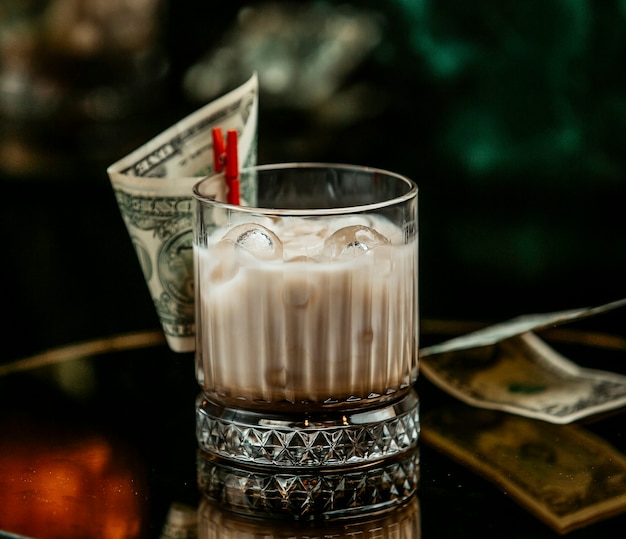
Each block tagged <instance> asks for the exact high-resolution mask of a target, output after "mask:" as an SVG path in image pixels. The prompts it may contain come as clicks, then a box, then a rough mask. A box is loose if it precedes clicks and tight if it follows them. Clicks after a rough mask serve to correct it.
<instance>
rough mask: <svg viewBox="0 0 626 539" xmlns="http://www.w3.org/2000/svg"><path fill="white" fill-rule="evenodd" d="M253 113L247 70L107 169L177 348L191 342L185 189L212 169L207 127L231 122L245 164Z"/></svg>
mask: <svg viewBox="0 0 626 539" xmlns="http://www.w3.org/2000/svg"><path fill="white" fill-rule="evenodd" d="M257 115H258V81H257V76H256V74H254V75H253V76H252V77H251V78H250V79H249V80H248V81H247V82H245V83H244V84H243V85H241V86H240V87H239V88H236V89H235V90H233V91H231V92H230V93H228V94H226V95H224V96H222V97H220V98H219V99H217V100H215V101H213V102H211V103H209V104H207V105H205V106H204V107H202V108H201V109H199V110H197V111H196V112H194V113H192V114H190V115H189V116H187V117H185V118H183V119H182V120H180V121H179V122H178V123H176V124H175V125H173V126H171V127H169V128H168V129H166V130H165V131H164V132H162V133H161V134H160V135H158V136H156V137H155V138H154V139H152V140H150V141H149V142H147V143H146V144H144V145H143V146H141V147H140V148H138V149H137V150H135V151H134V152H132V153H131V154H129V155H127V156H126V157H124V158H122V159H120V160H119V161H117V162H116V163H114V164H113V165H111V166H110V167H108V169H107V173H108V175H109V179H110V181H111V185H112V187H113V190H114V192H115V197H116V199H117V203H118V206H119V209H120V212H121V214H122V217H123V219H124V222H125V224H126V228H127V230H128V234H129V235H130V238H131V241H132V244H133V246H134V248H135V251H136V252H137V257H138V259H139V264H140V266H141V269H142V271H143V275H144V277H145V279H146V283H147V285H148V289H149V291H150V294H151V296H152V299H153V301H154V305H155V307H156V310H157V313H158V315H159V319H160V321H161V325H162V327H163V331H164V333H165V337H166V339H167V342H168V345H169V346H170V348H171V349H172V350H174V351H176V352H187V351H192V350H193V349H194V348H195V343H194V335H195V325H194V314H195V313H194V292H193V277H194V275H193V236H192V211H191V209H192V205H191V193H192V188H193V186H194V184H195V183H196V182H197V181H199V179H200V177H203V176H208V175H210V174H212V173H213V141H212V129H213V128H214V127H221V128H222V129H223V131H224V132H226V131H227V130H228V129H236V130H237V132H238V135H239V137H238V139H239V143H238V154H239V162H240V166H241V167H246V166H251V165H254V164H255V162H256V146H257ZM252 189H253V187H252V186H251V185H246V184H244V183H242V185H241V186H240V190H241V196H242V199H246V200H248V201H250V202H251V201H253V200H254V193H253V192H252Z"/></svg>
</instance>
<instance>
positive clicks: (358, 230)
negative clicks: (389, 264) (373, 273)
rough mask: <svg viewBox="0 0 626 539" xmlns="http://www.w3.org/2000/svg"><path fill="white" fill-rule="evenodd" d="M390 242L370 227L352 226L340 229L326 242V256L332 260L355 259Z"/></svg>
mask: <svg viewBox="0 0 626 539" xmlns="http://www.w3.org/2000/svg"><path fill="white" fill-rule="evenodd" d="M388 243H389V240H388V239H387V238H386V237H385V236H383V235H382V234H380V233H379V232H377V231H376V230H374V229H373V228H370V227H368V226H364V225H352V226H346V227H344V228H340V229H339V230H337V231H336V232H334V233H333V234H331V235H330V236H329V237H328V238H326V241H325V242H324V256H326V257H328V258H331V259H342V258H354V257H357V256H360V255H362V254H363V253H366V252H367V251H369V250H371V249H373V248H374V247H377V246H379V245H385V244H388Z"/></svg>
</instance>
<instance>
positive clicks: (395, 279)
mask: <svg viewBox="0 0 626 539" xmlns="http://www.w3.org/2000/svg"><path fill="white" fill-rule="evenodd" d="M241 218H242V221H243V222H241V223H239V224H234V223H233V222H231V223H230V226H229V227H219V228H217V229H215V230H214V231H212V232H211V233H210V234H209V236H208V239H207V246H206V248H204V247H202V248H197V252H196V262H197V267H198V274H197V282H196V286H199V287H200V289H199V290H198V300H199V306H198V307H199V308H198V310H197V316H198V318H197V331H198V332H199V333H200V334H201V335H203V336H204V335H206V338H203V339H201V341H200V346H201V350H200V354H201V356H202V358H203V359H202V363H201V364H200V365H199V366H198V367H199V369H201V370H202V372H201V373H199V377H201V379H202V380H203V387H204V390H205V392H206V394H207V396H209V397H213V398H215V399H217V400H225V401H230V402H231V403H232V402H235V403H236V404H238V405H239V406H244V407H249V406H258V405H262V404H266V405H268V406H270V407H274V406H277V405H279V406H284V405H288V406H294V405H299V406H305V407H312V406H313V407H318V406H321V405H327V406H328V405H332V404H337V403H346V402H350V403H356V402H359V401H367V402H373V401H376V400H380V399H388V398H389V397H390V396H395V394H396V393H397V392H398V391H401V390H403V389H406V388H408V387H410V386H411V385H412V383H413V382H414V381H415V378H416V376H417V358H416V347H415V342H414V340H413V335H414V333H415V330H414V328H416V327H417V323H418V321H417V317H416V315H417V313H416V295H417V290H416V278H415V276H416V275H417V239H416V237H413V238H410V239H409V241H408V242H406V243H405V237H404V232H403V230H402V229H401V228H399V227H397V226H396V225H394V224H392V223H391V222H389V221H388V220H387V219H386V218H384V217H381V216H379V215H376V214H370V215H355V216H337V217H333V218H328V217H326V218H315V217H312V218H307V217H300V216H287V217H283V218H279V219H276V218H275V219H271V218H267V217H266V218H258V217H257V218H255V217H252V218H251V217H250V216H248V215H244V216H241ZM247 219H251V220H247Z"/></svg>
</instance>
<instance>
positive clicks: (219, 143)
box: [212, 127, 226, 172]
mask: <svg viewBox="0 0 626 539" xmlns="http://www.w3.org/2000/svg"><path fill="white" fill-rule="evenodd" d="M212 133H213V169H214V170H215V172H222V169H223V168H224V162H225V161H226V146H225V145H224V136H223V135H222V129H221V128H220V127H214V128H213V131H212Z"/></svg>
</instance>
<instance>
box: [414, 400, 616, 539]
mask: <svg viewBox="0 0 626 539" xmlns="http://www.w3.org/2000/svg"><path fill="white" fill-rule="evenodd" d="M422 439H423V440H424V442H425V443H427V444H428V445H431V446H433V447H435V448H436V449H438V450H439V451H441V452H442V453H445V454H447V455H448V456H449V457H450V458H452V459H454V460H456V461H458V462H459V463H461V464H463V465H464V466H467V467H468V468H470V469H472V470H474V471H475V472H477V473H478V474H480V475H482V476H484V477H485V478H487V479H489V480H490V481H492V482H493V483H495V484H496V485H498V486H499V487H500V488H501V489H502V490H504V491H505V492H506V493H507V494H508V495H510V496H511V497H513V498H514V499H515V500H516V501H517V502H518V503H520V504H521V505H522V506H524V507H525V508H526V509H528V510H529V511H530V512H532V513H533V514H535V515H536V516H537V517H538V518H540V519H541V520H542V521H544V522H545V523H546V524H548V525H549V526H551V527H552V528H553V529H554V530H556V531H557V532H559V533H562V534H563V533H567V532H569V531H572V530H574V529H576V528H581V527H583V526H586V525H589V524H592V523H594V522H597V521H600V520H602V519H606V518H608V517H611V516H613V515H616V514H618V513H622V512H624V511H625V510H626V457H625V456H624V454H623V453H622V452H620V451H619V450H617V449H616V448H615V447H613V446H612V445H611V444H609V443H608V442H607V441H605V440H603V439H602V438H600V437H598V436H596V435H594V434H592V433H590V432H588V431H586V430H585V429H582V428H580V427H579V426H578V425H553V424H550V423H546V422H543V421H534V420H532V419H528V418H523V417H519V416H515V415H511V414H506V413H504V412H498V411H494V410H481V409H478V408H473V407H470V406H466V405H463V404H461V403H460V402H458V401H457V402H453V403H452V404H451V405H450V406H445V407H441V408H438V409H432V410H427V411H426V412H425V413H424V414H423V415H422Z"/></svg>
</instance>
